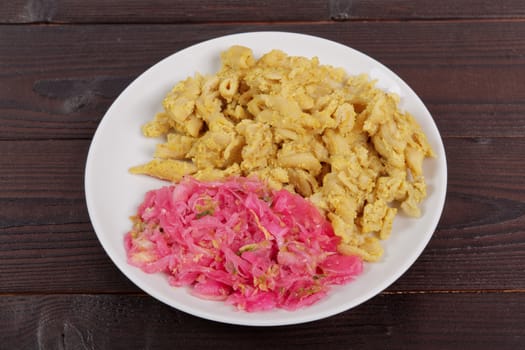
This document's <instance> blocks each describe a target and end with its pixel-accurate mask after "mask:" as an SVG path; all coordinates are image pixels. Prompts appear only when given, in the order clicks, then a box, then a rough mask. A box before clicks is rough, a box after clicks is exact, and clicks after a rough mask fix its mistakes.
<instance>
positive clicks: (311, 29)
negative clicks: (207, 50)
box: [0, 0, 525, 349]
mask: <svg viewBox="0 0 525 350" xmlns="http://www.w3.org/2000/svg"><path fill="white" fill-rule="evenodd" d="M0 21H1V25H0V121H1V123H0V155H1V157H0V349H158V348H164V347H165V348H168V347H169V348H171V349H183V348H195V349H201V348H219V349H220V348H228V349H232V348H234V349H249V348H276V349H287V348H290V349H291V348H298V349H299V348H324V349H332V348H333V349H410V348H413V349H523V348H525V272H524V271H525V215H524V214H525V181H524V177H525V155H524V152H525V115H524V113H525V2H523V1H521V0H501V1H493V0H491V1H489V0H466V1H454V0H442V1H431V0H420V1H402V0H378V1H371V0H369V1H367V0H346V1H344V0H331V1H326V2H322V1H307V0H302V1H300V0H292V1H282V0H267V1H264V2H256V1H246V2H242V1H234V0H228V1H222V2H213V1H191V0H184V1H178V2H177V3H175V2H173V1H168V0H155V1H150V2H148V1H139V0H133V1H120V0H115V1H104V0H92V1H74V0H47V1H37V0H33V1H23V0H11V1H9V0H8V1H7V2H4V3H3V4H2V6H1V7H0ZM259 30H283V31H293V32H300V33H306V34H313V35H317V36H320V37H324V38H327V39H332V40H335V41H338V42H340V43H343V44H345V45H349V46H351V47H354V48H355V49H357V50H360V51H362V52H364V53H366V54H369V55H371V56H372V57H374V58H376V59H378V60H379V61H381V62H383V63H384V64H385V65H387V66H389V67H390V68H392V69H393V70H394V71H395V72H397V73H398V74H399V75H400V76H401V77H402V78H403V79H404V80H405V81H406V82H407V83H408V84H409V85H411V86H412V87H413V89H414V90H415V91H416V92H417V93H418V94H419V96H420V97H421V98H422V100H423V101H424V102H425V103H426V104H427V106H428V108H429V110H430V111H431V113H432V114H433V117H434V118H435V120H436V123H437V125H438V127H439V129H440V131H441V133H442V136H443V140H444V144H445V148H446V152H447V156H448V167H449V186H448V193H447V201H446V206H445V210H444V213H443V216H442V219H441V221H440V224H439V226H438V228H437V231H436V232H435V235H434V236H433V238H432V240H431V242H430V244H429V245H428V247H427V248H426V249H425V251H424V253H423V254H422V255H421V257H420V258H419V259H418V260H417V262H416V263H415V264H414V265H413V266H412V267H411V268H410V270H409V271H408V272H407V273H406V274H404V275H403V276H402V278H400V279H399V280H398V281H397V282H396V283H394V284H393V285H392V286H391V287H389V288H388V289H387V290H385V291H384V292H382V293H381V294H379V295H378V296H376V297H375V298H373V299H371V300H369V301H367V302H366V303H364V304H362V305H360V306H358V307H356V308H355V309H352V310H350V311H347V312H344V313H341V314H339V315H336V316H333V317H330V318H327V319H324V320H320V321H317V322H312V323H307V324H301V325H294V326H284V327H269V328H256V327H240V326H232V325H226V324H220V323H215V322H212V321H207V320H203V319H199V318H196V317H193V316H190V315H187V314H185V313H183V312H180V311H177V310H175V309H172V308H170V307H168V306H166V305H164V304H162V303H160V302H158V301H156V300H155V299H153V298H151V297H149V296H147V295H146V294H144V293H143V292H142V291H141V290H139V289H138V288H137V287H135V286H134V285H133V284H132V283H131V282H130V281H128V280H127V278H126V277H125V276H124V275H122V274H121V273H120V272H119V271H118V270H117V268H116V267H115V266H114V265H113V264H112V262H111V261H110V260H109V258H108V257H107V255H106V253H105V252H104V250H103V249H102V247H101V245H100V244H99V242H98V240H97V237H96V235H95V233H94V231H93V228H92V226H91V224H90V221H89V217H88V213H87V210H86V203H85V199H84V187H83V174H84V166H85V161H86V155H87V150H88V147H89V144H90V141H91V138H92V136H93V133H94V131H95V128H96V127H97V125H98V123H99V122H100V120H101V118H102V116H103V115H104V113H105V111H106V110H107V108H108V107H109V105H110V104H111V103H112V101H113V100H114V99H115V98H116V97H117V96H118V94H119V93H120V92H121V91H122V90H123V89H124V87H125V86H126V85H127V84H128V83H130V82H131V81H132V80H133V79H134V78H135V77H137V76H138V75H139V74H140V73H142V72H143V71H144V70H145V69H146V68H148V67H149V66H151V65H153V64H154V63H156V62H157V61H159V60H160V59H162V58H164V57H166V56H168V55H170V54H172V53H173V52H176V51H177V50H180V49H183V48H185V47H187V46H189V45H191V44H194V43H197V42H200V41H202V40H206V39H210V38H214V37H217V36H220V35H224V34H230V33H238V32H247V31H259Z"/></svg>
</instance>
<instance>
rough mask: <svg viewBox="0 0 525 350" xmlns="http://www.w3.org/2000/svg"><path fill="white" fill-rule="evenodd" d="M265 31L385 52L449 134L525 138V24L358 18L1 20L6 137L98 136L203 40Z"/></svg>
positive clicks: (0, 135) (382, 56)
mask: <svg viewBox="0 0 525 350" xmlns="http://www.w3.org/2000/svg"><path fill="white" fill-rule="evenodd" d="M256 30H286V31H295V32H303V33H307V34H316V35H319V36H322V37H325V38H328V39H332V40H336V41H339V42H341V43H343V44H346V45H349V46H352V47H354V48H356V49H358V50H361V51H363V52H365V53H367V54H369V55H371V56H373V57H375V58H377V59H378V60H380V61H382V62H383V63H385V64H386V65H387V66H389V67H391V68H392V69H393V70H394V71H396V72H397V73H398V74H399V75H400V76H401V77H402V78H403V79H405V80H406V81H407V83H408V84H409V85H411V86H412V87H413V88H414V90H415V91H416V92H417V93H418V94H419V95H420V96H421V98H422V99H423V101H425V102H426V103H427V104H428V105H429V108H430V110H431V112H432V113H433V115H434V117H435V119H436V121H437V123H438V126H439V128H440V130H441V132H442V133H443V135H444V136H472V137H491V136H513V137H514V136H521V135H524V134H525V118H522V116H523V113H524V112H525V93H524V92H523V88H522V84H523V81H525V69H524V67H525V40H524V39H523V38H525V22H522V21H507V22H494V23H492V22H490V23H487V22H467V23H463V22H453V23H441V22H430V23H428V22H423V23H421V22H400V23H390V22H373V23H353V22H352V23H333V24H319V25H307V24H273V25H262V24H260V25H255V24H238V25H222V24H220V25H219V24H217V25H79V26H0V33H1V35H0V57H2V64H1V65H0V139H4V140H9V139H34V138H42V139H48V138H59V139H63V138H66V139H70V138H91V136H92V135H93V132H94V130H95V128H96V125H97V124H98V122H99V121H100V119H101V118H102V116H103V115H104V113H105V111H106V110H107V108H108V107H109V105H110V104H111V102H112V101H113V100H114V99H115V98H116V97H117V96H118V94H119V93H120V92H121V91H122V90H123V89H124V88H125V86H126V85H127V84H129V83H130V82H131V81H132V80H133V79H134V78H135V77H136V76H138V75H139V74H140V73H142V72H143V71H144V70H145V69H147V68H148V67H149V66H151V65H153V64H154V63H156V62H158V61H159V60H160V59H162V58H164V57H166V56H168V55H170V54H171V53H173V52H176V51H177V50H179V49H182V48H185V47H187V46H189V45H191V44H194V43H196V42H199V41H202V40H206V39H210V38H212V37H216V36H220V35H223V34H228V33H234V32H244V31H256ZM400 48H402V49H400ZM35 55H38V59H35ZM197 69H198V68H197Z"/></svg>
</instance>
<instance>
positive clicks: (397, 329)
mask: <svg viewBox="0 0 525 350" xmlns="http://www.w3.org/2000/svg"><path fill="white" fill-rule="evenodd" d="M524 303H525V293H481V294H471V293H466V294H410V295H395V294H392V295H385V294H383V295H379V296H377V297H375V298H373V299H372V300H369V301H368V302H366V303H365V304H362V305H360V306H358V307H357V308H355V309H353V310H350V311H348V312H344V313H342V314H339V315H336V316H333V317H330V318H327V319H324V320H320V321H316V322H311V323H306V324H301V325H292V326H282V327H267V328H257V327H241V326H233V325H226V324H221V323H216V322H211V321H207V320H203V319H198V318H196V317H193V316H190V315H187V314H185V313H182V312H180V311H177V310H175V309H171V308H170V307H168V306H165V305H163V304H161V303H159V302H157V301H155V300H154V299H152V298H150V297H147V296H118V295H95V296H93V295H49V296H47V295H42V296H38V295H36V296H5V295H4V296H0V310H2V312H1V313H0V335H1V336H2V340H3V342H2V348H4V349H20V350H24V349H36V348H39V349H48V348H49V349H100V350H103V349H158V348H165V347H169V348H173V349H181V348H184V349H217V348H228V349H247V348H250V349H271V348H278V349H321V348H329V349H354V348H356V349H357V348H358V349H392V350H394V349H423V348H424V349H429V350H430V349H449V350H453V349H461V350H462V349H465V347H466V348H469V349H470V348H472V349H478V350H483V349H487V350H489V349H490V350H492V349H501V350H505V349H520V348H522V347H523V346H524V345H525V329H524V328H523V324H524V323H525V309H524V308H523V304H524ZM254 317H256V316H255V315H254Z"/></svg>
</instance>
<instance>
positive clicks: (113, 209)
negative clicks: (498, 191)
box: [85, 32, 447, 325]
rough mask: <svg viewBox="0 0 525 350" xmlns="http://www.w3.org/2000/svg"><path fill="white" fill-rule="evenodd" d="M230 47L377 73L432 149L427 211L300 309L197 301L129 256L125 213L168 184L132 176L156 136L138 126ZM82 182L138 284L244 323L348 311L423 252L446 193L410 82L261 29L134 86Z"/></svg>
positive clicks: (100, 134)
mask: <svg viewBox="0 0 525 350" xmlns="http://www.w3.org/2000/svg"><path fill="white" fill-rule="evenodd" d="M232 45H242V46H246V47H250V48H251V49H253V54H254V56H255V57H260V56H261V55H263V54H265V53H267V52H269V51H271V50H273V49H277V50H281V51H283V52H285V53H286V54H288V55H290V56H303V57H307V58H313V57H318V59H319V61H320V62H321V64H323V65H332V66H334V67H341V68H342V69H343V70H344V71H345V72H346V73H347V74H349V75H359V74H368V75H370V76H372V77H373V78H375V79H377V80H378V81H377V86H379V87H380V88H381V89H383V90H385V91H389V92H396V93H397V94H399V96H400V106H401V108H402V109H403V110H404V111H406V112H408V113H409V114H410V115H412V116H413V117H414V119H415V120H416V122H417V123H418V124H419V125H420V126H421V129H422V131H423V133H424V134H425V135H426V136H427V139H428V144H429V146H430V147H431V149H432V150H433V151H434V154H435V158H433V159H428V160H424V161H423V172H422V173H423V174H424V176H425V183H426V185H427V195H428V197H427V198H426V199H425V200H424V201H423V202H422V204H421V208H420V209H421V217H420V218H417V219H414V218H410V217H408V216H406V215H398V216H397V217H396V218H395V220H394V222H393V226H392V233H393V234H392V236H391V237H390V238H389V239H388V240H386V241H384V243H383V242H382V245H383V246H384V249H385V254H384V255H383V256H382V258H381V260H380V261H379V262H376V263H369V264H366V265H365V267H364V272H363V273H362V274H361V275H360V276H359V277H358V278H357V279H356V280H355V281H353V282H352V283H350V284H347V285H344V286H338V287H335V288H334V289H333V290H331V291H330V293H329V294H328V295H327V297H326V298H324V299H322V300H320V301H319V302H318V303H316V304H314V305H312V306H308V307H305V308H302V309H299V310H295V311H285V310H271V311H261V312H257V313H255V314H248V313H243V312H239V311H236V310H235V309H233V308H231V306H230V305H226V304H224V303H221V302H217V301H208V300H202V299H199V298H196V297H195V296H193V295H191V294H190V293H189V292H188V290H187V289H186V288H174V287H172V286H170V285H169V284H168V283H167V277H166V276H164V275H148V274H144V273H143V272H142V271H140V270H139V269H137V268H135V267H133V266H130V265H128V264H127V261H126V252H125V250H124V245H123V244H122V242H123V236H124V234H125V233H126V232H128V231H129V227H130V223H129V219H128V218H129V217H130V216H131V215H133V214H134V213H135V212H136V210H137V207H138V205H139V204H140V203H141V201H142V199H143V196H144V194H145V193H146V192H147V191H149V190H151V189H155V188H159V187H161V186H162V185H165V184H166V183H165V182H162V181H160V180H156V179H152V178H149V177H143V176H137V175H131V174H129V173H128V169H129V168H130V167H132V166H135V165H137V164H141V163H142V164H145V163H147V162H148V161H149V160H150V157H151V155H152V154H153V153H154V150H155V147H156V144H157V143H158V140H155V139H148V138H145V137H143V136H142V135H141V134H140V129H141V127H142V125H144V124H145V123H146V122H147V121H149V120H150V119H151V117H152V116H153V115H155V114H156V113H158V112H161V111H162V110H161V109H160V108H159V107H161V101H162V99H163V98H164V96H165V95H166V94H167V92H169V91H170V90H171V89H172V87H173V86H174V85H175V84H176V83H177V82H179V81H181V80H184V79H186V78H187V77H188V76H193V75H194V74H195V73H197V72H199V73H201V74H203V75H204V74H214V73H215V72H217V71H218V70H219V68H220V62H219V60H218V57H219V55H220V53H221V52H223V51H225V50H226V49H228V48H229V47H231V46H232ZM277 159H278V158H277ZM411 170H412V169H411ZM288 173H289V172H288ZM416 175H417V174H416ZM85 181H86V183H85V188H86V200H87V205H88V209H89V214H90V217H91V221H92V223H93V226H94V228H95V231H96V233H97V236H98V238H99V240H100V242H101V244H102V245H103V247H104V249H105V250H106V252H107V253H108V255H109V256H110V257H111V259H112V260H113V262H114V263H115V264H116V265H117V266H118V267H119V268H120V269H121V271H122V272H123V273H124V274H125V275H126V276H128V278H130V279H131V280H132V281H133V282H134V283H135V284H136V285H137V286H138V287H140V288H141V289H143V290H144V291H145V292H147V293H149V294H150V295H152V296H153V297H155V298H157V299H158V300H160V301H163V302H165V303H166V304H169V305H171V306H173V307H175V308H177V309H179V310H182V311H185V312H188V313H191V314H193V315H196V316H200V317H203V318H207V319H211V320H216V321H220V322H226V323H233V324H244V325H284V324H294V323H301V322H307V321H312V320H317V319H320V318H324V317H328V316H331V315H334V314H337V313H339V312H342V311H345V310H348V309H351V308H352V307H355V306H356V305H359V304H360V303H362V302H364V301H366V300H367V299H369V298H371V297H373V296H374V295H376V294H377V293H379V292H381V291H382V290H383V289H385V288H386V287H388V286H389V285H390V284H391V283H392V282H394V281H395V280H396V279H397V278H399V276H401V275H402V274H403V273H404V272H405V271H406V270H407V269H408V268H409V267H410V265H412V263H413V262H414V261H415V260H416V259H417V257H418V256H419V255H420V254H421V252H422V250H423V249H424V247H425V246H426V244H427V243H428V241H429V239H430V238H431V236H432V234H433V232H434V230H435V227H436V226H437V223H438V221H439V218H440V216H441V211H442V208H443V204H444V200H445V193H446V181H447V172H446V159H445V153H444V149H443V144H442V141H441V138H440V135H439V132H438V130H437V128H436V126H435V123H434V121H433V120H432V117H431V116H430V114H429V112H428V110H427V109H426V108H425V106H424V105H423V103H422V102H421V100H420V99H419V98H418V97H417V95H416V94H415V93H414V92H413V91H412V90H411V89H410V87H408V85H406V83H404V82H403V81H402V80H401V79H400V78H399V77H398V76H397V75H395V74H394V73H392V72H391V71H390V70H388V68H386V67H384V66H383V65H381V64H380V63H378V62H377V61H375V60H373V59H371V58H370V57H368V56H366V55H364V54H362V53H359V52H357V51H355V50H353V49H351V48H349V47H346V46H343V45H340V44H338V43H335V42H332V41H328V40H325V39H321V38H316V37H312V36H306V35H301V34H293V33H280V32H258V33H245V34H236V35H230V36H225V37H221V38H217V39H213V40H210V41H206V42H203V43H201V44H198V45H195V46H192V47H190V48H188V49H185V50H182V51H180V52H178V53H176V54H174V55H172V56H170V57H168V58H166V59H165V60H163V61H161V62H159V63H158V64H156V65H155V66H153V67H152V68H150V69H149V70H147V71H146V72H145V73H144V74H142V75H141V76H140V77H139V78H137V79H136V80H135V81H134V82H133V83H132V84H130V86H128V88H127V89H126V90H124V92H123V93H122V94H121V95H120V96H119V98H117V100H116V101H115V102H114V104H113V105H112V106H111V108H110V109H109V110H108V112H107V114H106V115H105V116H104V118H103V120H102V122H101V123H100V126H99V128H98V129H97V132H96V134H95V137H94V139H93V142H92V145H91V148H90V151H89V155H88V160H87V164H86V178H85Z"/></svg>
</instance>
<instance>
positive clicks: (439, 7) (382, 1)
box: [330, 0, 525, 20]
mask: <svg viewBox="0 0 525 350" xmlns="http://www.w3.org/2000/svg"><path fill="white" fill-rule="evenodd" d="M524 5H525V4H524V3H523V2H522V1H519V0H510V1H487V0H463V1H432V0H418V1H410V0H379V1H377V0H331V1H330V16H331V18H332V19H335V20H360V19H392V20H410V19H460V18H463V19H467V18H522V17H524V16H525V6H524Z"/></svg>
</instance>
